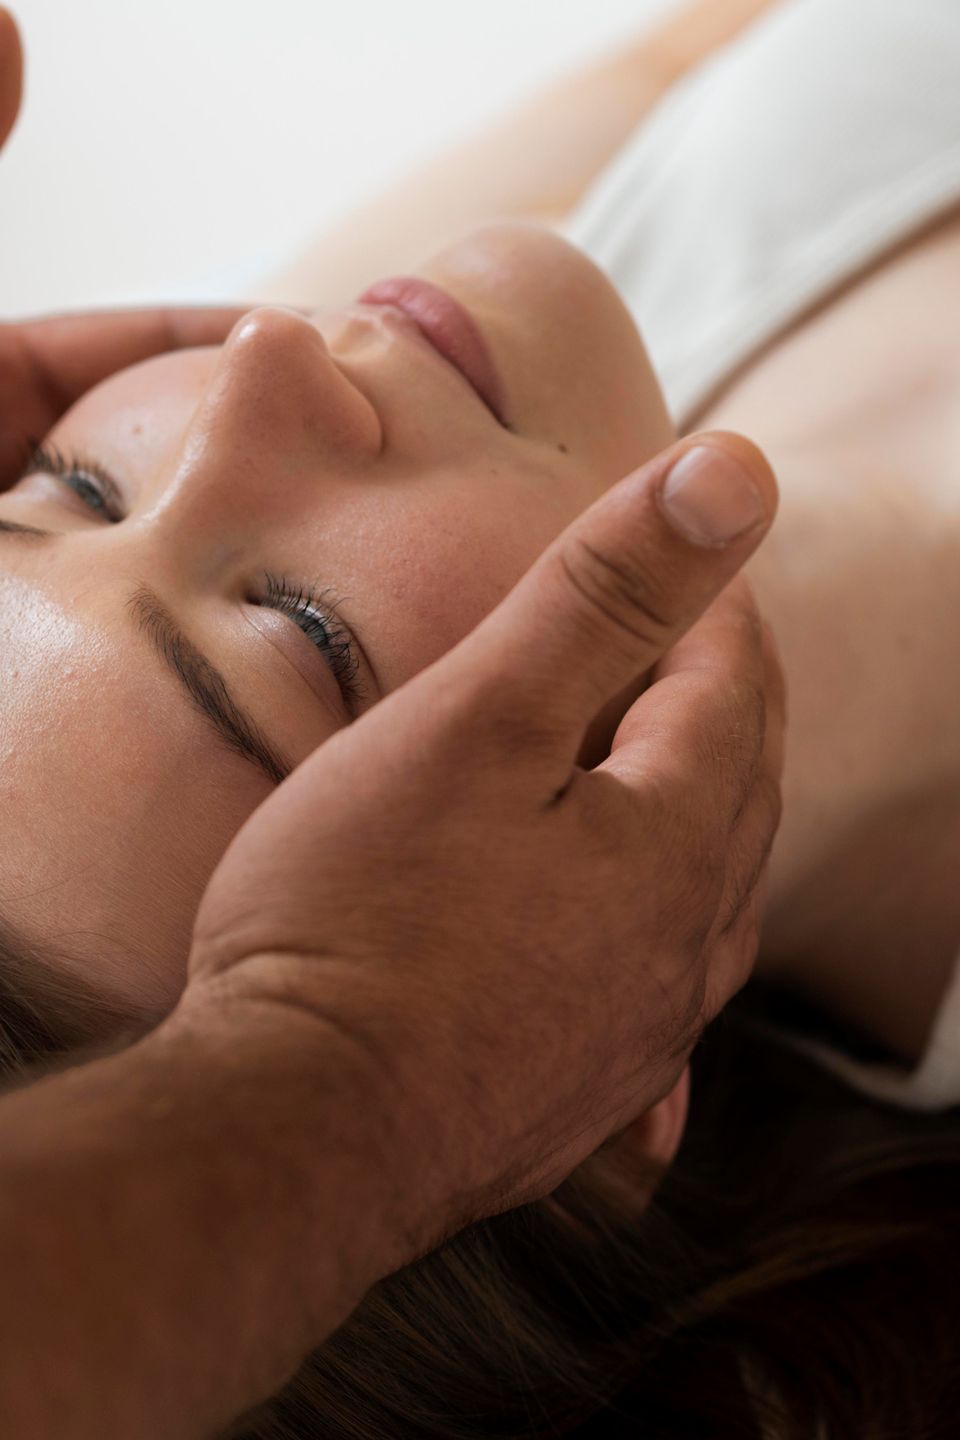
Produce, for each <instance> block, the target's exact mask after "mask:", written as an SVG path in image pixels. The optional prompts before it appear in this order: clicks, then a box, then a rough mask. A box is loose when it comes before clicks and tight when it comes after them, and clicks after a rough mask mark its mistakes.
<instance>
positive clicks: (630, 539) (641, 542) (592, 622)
mask: <svg viewBox="0 0 960 1440" xmlns="http://www.w3.org/2000/svg"><path fill="white" fill-rule="evenodd" d="M694 461H696V462H697V463H696V464H694V463H693V462H694ZM678 476H680V477H681V478H684V477H686V478H690V485H689V486H683V487H680V486H679V485H678V484H677V478H678ZM668 491H669V492H670V493H671V495H672V499H673V501H675V502H676V503H677V504H679V505H681V507H682V512H683V513H682V524H683V526H684V527H685V528H683V529H678V528H676V523H675V522H673V521H671V520H670V519H668V512H667V508H666V502H665V498H664V497H665V496H666V494H667V492H668ZM694 492H696V498H697V506H698V508H695V506H694V498H693V497H694ZM776 499H777V492H776V482H775V480H774V478H773V474H772V472H771V470H770V467H769V466H768V465H767V463H766V461H765V460H764V458H763V456H762V455H761V454H760V452H759V451H758V450H757V449H756V448H755V447H754V446H752V445H751V444H750V443H749V441H747V440H744V439H742V438H741V437H739V436H735V435H726V434H715V435H709V436H698V437H696V439H695V440H691V439H687V440H686V441H683V442H681V443H680V444H679V445H676V446H673V447H671V448H670V449H669V450H667V451H665V452H664V453H663V454H662V455H660V456H658V457H657V458H656V459H654V460H652V461H650V462H649V464H647V465H645V466H644V467H643V468H642V469H641V470H639V471H637V472H636V474H634V475H631V476H628V477H627V479H625V480H623V481H621V482H620V484H619V485H616V486H614V487H613V489H612V490H610V491H608V492H607V493H606V494H605V495H604V496H602V497H601V499H600V500H598V501H597V502H596V503H595V504H594V505H592V506H591V507H590V508H589V510H587V511H585V512H584V514H583V515H581V516H579V517H578V519H577V520H575V521H574V522H573V524H572V525H571V526H570V527H569V528H568V529H567V530H566V531H565V532H564V534H562V535H561V536H560V537H559V538H558V539H557V540H556V541H555V542H554V543H553V545H551V546H550V548H549V549H548V550H547V551H546V552H545V553H544V554H543V555H542V556H541V557H540V559H539V560H538V561H537V562H536V564H535V565H534V566H533V568H532V569H531V570H530V571H529V572H528V573H527V574H526V575H525V576H524V577H523V578H522V579H521V580H520V582H519V583H518V584H517V585H516V586H515V587H514V589H513V590H512V591H511V593H510V594H509V595H508V596H507V597H506V599H504V600H503V601H502V602H501V604H500V605H499V606H498V607H497V608H496V610H494V611H493V612H492V614H491V615H489V616H488V617H487V619H486V620H485V621H483V622H482V624H481V625H480V626H478V628H477V629H476V630H475V631H474V632H473V633H472V635H470V636H468V637H467V639H466V640H465V641H463V642H462V643H461V645H459V646H458V647H456V649H455V650H454V651H453V652H451V654H450V656H449V657H447V676H448V678H452V677H453V676H454V675H456V674H458V673H459V672H460V671H461V670H462V671H463V678H464V686H463V693H464V695H466V694H468V693H470V694H471V695H472V696H473V699H474V702H475V704H476V705H477V706H478V707H485V708H487V709H488V710H489V711H490V712H491V713H492V714H493V715H494V717H495V722H496V728H497V730H498V731H499V732H500V733H502V734H503V735H505V736H506V737H508V738H509V739H511V740H512V742H513V743H514V745H515V744H517V743H523V739H524V736H525V735H527V734H529V737H530V743H529V745H528V748H529V749H530V750H531V751H534V752H536V753H535V754H534V755H533V757H532V758H534V759H540V760H541V761H543V762H544V763H545V764H549V766H550V767H551V773H554V772H556V773H557V775H558V777H559V779H560V780H561V781H565V780H566V779H567V778H568V776H569V773H570V769H571V767H572V766H573V764H574V762H575V761H576V759H577V756H578V754H579V752H580V750H581V747H582V745H583V743H584V736H585V734H586V732H587V730H588V727H589V726H590V725H591V722H593V721H594V720H595V717H596V716H597V715H598V712H600V711H601V709H602V708H603V707H604V706H605V705H608V704H609V703H610V702H611V700H613V699H614V697H617V696H619V695H620V694H621V693H628V687H630V686H631V685H632V684H635V683H636V680H637V677H638V676H640V675H641V674H642V673H643V672H644V671H646V670H649V669H650V668H651V666H653V665H654V664H655V662H656V661H657V660H659V659H660V657H661V656H662V655H663V653H664V652H665V651H666V650H667V649H669V647H670V646H672V645H675V644H676V643H677V641H678V640H679V639H680V638H681V636H683V635H684V634H685V632H686V631H687V630H688V629H689V627H690V626H691V625H692V624H693V623H694V622H695V621H696V620H697V618H698V617H699V616H700V615H702V614H703V612H704V610H705V609H706V608H707V607H708V606H709V605H710V603H711V601H713V600H714V599H715V597H716V596H717V595H718V594H719V593H720V592H721V591H722V590H723V588H724V586H726V585H727V584H728V583H729V582H730V580H731V579H732V577H733V576H734V575H735V574H736V572H737V571H738V570H739V569H740V567H741V566H742V565H743V563H744V561H745V560H746V559H747V557H748V556H749V555H750V554H751V553H752V552H753V550H755V549H756V547H757V545H758V544H759V543H760V540H761V538H762V536H763V535H764V534H765V533H766V530H767V529H768V527H769V524H770V522H771V520H772V518H773V514H774V511H775V509H776ZM741 506H744V507H745V508H740V507H741ZM696 517H699V519H697V518H696ZM738 524H742V525H743V528H742V529H741V530H740V532H739V533H738V534H737V535H736V538H733V539H731V540H729V542H722V543H721V542H720V541H716V540H709V539H707V538H706V536H707V535H708V534H709V533H712V534H716V533H718V532H719V531H720V530H721V529H723V527H724V526H726V527H727V528H728V529H729V528H730V527H733V528H735V527H736V525H738ZM694 536H696V537H697V538H693V537H694ZM477 676H487V677H489V681H490V684H489V685H488V686H487V687H486V690H487V693H486V694H484V693H481V694H479V695H478V694H477V690H476V686H475V684H474V683H473V682H474V680H475V677H477Z"/></svg>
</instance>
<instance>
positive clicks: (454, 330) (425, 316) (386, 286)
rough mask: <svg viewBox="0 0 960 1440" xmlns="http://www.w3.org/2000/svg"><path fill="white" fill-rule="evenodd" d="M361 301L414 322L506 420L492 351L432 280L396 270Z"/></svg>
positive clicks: (462, 309)
mask: <svg viewBox="0 0 960 1440" xmlns="http://www.w3.org/2000/svg"><path fill="white" fill-rule="evenodd" d="M357 303H358V304H360V305H390V306H393V307H394V308H396V309H397V310H400V311H402V312H403V314H404V315H406V316H407V317H408V318H409V319H410V320H412V321H413V322H414V324H415V325H416V327H417V329H418V330H419V331H420V333H421V334H422V335H423V337H424V339H426V340H427V341H428V342H429V343H430V345H431V346H432V347H433V349H434V350H436V351H437V352H438V353H439V354H440V355H441V356H442V357H443V358H444V359H445V360H447V361H448V362H449V363H450V364H451V365H453V366H454V368H455V369H456V370H458V371H459V372H460V374H461V375H462V376H463V377H464V379H465V380H466V381H468V383H469V384H470V385H471V386H472V387H473V389H474V390H475V391H476V393H477V394H478V395H479V396H480V399H481V400H482V401H483V402H484V404H485V405H486V406H487V408H488V409H489V410H490V411H491V412H492V414H493V415H494V417H495V418H496V419H497V420H498V421H499V423H500V424H501V425H504V426H505V425H507V423H508V422H507V415H506V411H507V405H506V391H505V389H504V385H503V381H502V380H501V378H500V376H499V374H498V372H497V367H496V365H495V364H494V360H493V356H492V355H491V353H490V348H489V346H488V345H487V342H486V340H485V339H484V337H483V335H482V333H481V331H480V329H479V327H478V325H477V323H476V321H475V320H474V319H473V316H472V315H471V314H470V312H469V311H468V310H467V309H466V308H465V307H464V306H463V305H461V304H460V302H459V300H455V299H454V298H453V296H452V295H448V294H447V292H446V291H445V290H441V288H440V286H439V285H435V284H433V282H432V281H430V280H422V279H420V277H419V276H416V275H396V276H393V277H391V278H390V279H386V280H378V281H377V282H376V283H375V284H374V285H371V286H369V287H368V288H367V289H366V290H364V292H363V294H362V295H359V296H358V297H357Z"/></svg>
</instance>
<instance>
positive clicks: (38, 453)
mask: <svg viewBox="0 0 960 1440" xmlns="http://www.w3.org/2000/svg"><path fill="white" fill-rule="evenodd" d="M38 472H42V473H43V474H45V475H53V476H55V477H56V479H58V480H62V481H63V483H64V484H65V485H66V486H67V488H68V489H70V490H72V491H73V492H74V494H75V495H77V496H79V498H80V499H81V500H82V501H83V503H84V504H85V505H88V506H89V507H90V509H91V510H94V511H96V513H97V514H99V515H105V516H106V517H107V519H108V520H110V521H111V522H112V523H113V524H114V525H115V524H117V522H118V521H119V520H122V519H123V516H122V515H118V514H117V511H116V506H115V505H114V504H113V503H112V501H111V500H110V499H109V498H108V497H109V496H110V495H111V494H112V493H113V492H114V491H115V490H116V486H115V485H114V483H113V481H112V479H111V478H110V476H109V475H108V474H107V472H106V471H105V470H104V469H103V467H102V466H101V465H98V464H97V462H96V461H95V460H88V459H86V458H84V457H83V456H80V455H73V456H70V457H68V456H66V455H64V453H63V451H62V450H59V449H58V448H57V446H56V445H52V444H50V443H49V442H48V443H47V444H45V445H34V446H33V447H32V448H31V452H30V458H29V460H28V461H27V464H26V468H25V470H24V472H23V473H24V475H35V474H37V473H38ZM78 481H79V482H80V483H79V484H78V483H77V482H78ZM94 502H96V503H94Z"/></svg>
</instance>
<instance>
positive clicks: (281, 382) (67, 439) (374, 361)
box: [0, 224, 672, 1018]
mask: <svg viewBox="0 0 960 1440" xmlns="http://www.w3.org/2000/svg"><path fill="white" fill-rule="evenodd" d="M418 273H419V274H420V275H421V276H423V277H424V278H426V279H429V280H432V281H434V282H435V283H437V284H439V285H440V286H442V287H443V288H444V289H445V290H446V291H447V292H448V293H449V294H451V295H453V296H454V297H455V298H456V299H458V300H459V301H461V302H462V303H463V304H464V305H465V306H466V308H467V309H468V310H469V311H470V312H471V314H472V315H473V317H474V319H475V320H476V322H477V323H478V325H479V326H480V328H481V331H482V332H483V334H484V336H485V337H486V340H487V342H488V344H489V347H490V349H491V351H492V354H493V357H494V360H495V363H496V366H497V368H498V370H499V372H500V376H501V378H502V380H503V382H504V387H505V391H506V404H507V412H508V420H509V423H510V428H509V429H508V428H505V427H504V426H502V425H501V424H500V423H498V421H497V419H496V418H495V417H494V415H493V414H492V413H491V411H490V410H489V409H487V407H486V406H485V405H484V404H483V402H482V401H481V400H480V399H479V397H478V396H477V394H476V393H475V392H474V390H473V389H472V388H471V386H470V385H469V384H468V383H467V381H466V380H464V379H463V377H462V376H461V375H460V374H459V373H458V372H457V371H456V370H455V369H453V368H452V367H451V366H449V365H448V364H447V362H446V361H444V360H443V359H442V358H441V357H440V356H439V355H438V354H437V353H436V352H435V351H434V350H433V349H431V348H430V347H429V346H428V345H427V344H426V343H425V342H424V341H423V340H422V339H421V338H419V337H418V336H417V334H416V332H415V331H414V330H413V329H412V327H411V326H410V324H409V322H404V321H402V320H401V319H400V318H399V317H398V316H397V315H396V313H395V312H393V311H390V310H389V309H383V308H377V307H373V306H368V305H360V304H357V305H353V306H349V307H346V308H344V309H339V310H319V311H317V312H316V313H315V314H312V315H310V316H309V317H304V316H301V315H298V314H295V313H294V312H292V311H287V310H281V309H275V308H261V309H257V310H252V311H251V312H250V313H249V314H248V315H247V316H246V317H245V318H244V319H243V320H242V321H241V322H240V323H239V324H238V325H237V326H236V327H235V329H234V331H233V333H232V334H231V336H230V338H229V339H228V341H227V342H226V344H225V345H223V346H222V347H221V348H209V349H197V350H191V351H184V352H179V353H176V354H171V355H168V356H163V357H160V358H158V359H154V360H150V361H147V362H145V363H143V364H141V365H137V366H134V367H133V368H131V369H129V370H126V371H123V372H122V373H120V374H118V375H116V376H115V377H113V378H112V379H110V380H108V381H106V382H105V383H104V384H102V385H100V386H99V387H98V388H97V389H95V390H93V391H91V392H90V393H89V394H88V395H86V396H85V397H84V398H83V399H82V400H81V401H80V402H79V403H78V404H77V405H76V406H74V408H73V409H72V410H71V411H70V412H69V413H68V414H67V415H66V416H64V418H63V419H62V420H61V421H60V423H59V424H58V425H57V426H56V428H55V430H54V431H53V432H52V434H51V436H50V437H49V440H50V441H51V442H52V443H53V445H54V446H55V447H56V450H57V451H59V452H61V454H62V456H63V457H64V458H65V459H66V460H67V462H68V463H69V464H71V465H74V466H76V467H77V469H79V470H80V471H82V472H83V474H82V475H78V474H77V473H73V474H72V475H67V476H66V477H65V478H64V477H59V478H58V477H57V476H55V475H50V474H48V473H44V472H43V471H37V472H35V473H32V474H30V475H27V476H26V477H24V478H23V479H22V480H21V481H20V482H19V483H18V484H17V485H15V486H14V487H13V489H11V490H10V491H8V492H7V493H6V494H4V495H2V496H0V520H2V521H7V522H14V523H15V524H20V525H23V526H29V527H34V528H35V529H38V530H41V531H43V532H46V533H45V534H42V535H38V534H32V533H23V532H12V531H10V530H7V531H0V667H2V676H3V683H2V689H0V734H2V737H3V739H2V755H3V763H2V770H0V783H2V803H3V816H4V822H3V824H4V836H3V847H2V851H0V912H2V913H3V915H4V917H5V919H6V920H7V921H8V922H9V923H10V924H11V925H13V926H15V927H17V928H19V929H20V930H21V931H22V932H24V933H25V934H26V935H27V936H28V937H29V938H30V939H31V940H35V941H36V942H38V943H40V944H42V945H43V946H44V947H46V948H50V949H53V950H54V951H55V952H56V953H58V954H59V955H60V956H61V957H62V963H63V964H64V965H65V966H67V967H68V968H69V967H71V966H76V967H77V968H80V969H83V970H84V971H85V972H86V973H87V974H88V975H91V976H94V975H95V976H96V977H98V978H99V980H100V982H101V983H102V985H103V987H104V988H105V989H108V990H109V991H110V992H111V993H113V994H115V995H117V996H119V997H121V998H123V999H124V1000H126V1001H129V1003H131V1004H133V1005H136V1006H137V1007H138V1008H142V1009H143V1010H144V1011H146V1012H155V1013H156V1015H157V1017H158V1018H159V1016H160V1015H162V1014H163V1013H165V1012H166V1011H167V1010H169V1009H170V1008H171V1006H172V1005H173V1004H174V1003H175V1000H176V998H177V996H178V995H179V993H180V991H181V989H182V988H183V983H184V980H185V974H186V956H187V952H188V949H189V937H190V930H191V919H192V915H193V912H194V910H195V907H196V903H197V901H198V899H199V896H200V893H201V892H202V889H203V886H204V884H205V882H206V879H207V877H208V876H209V874H210V871H211V870H212V868H213V867H214V865H215V864H216V862H217V860H218V858H219V857H220V855H221V854H222V852H223V850H224V849H225V847H226V844H227V842H228V841H229V839H230V837H231V836H232V835H233V833H234V831H235V830H236V829H237V828H238V826H239V825H240V824H241V823H242V821H243V820H244V818H245V817H246V816H247V815H248V814H249V813H250V811H251V810H252V809H253V808H254V807H255V806H256V805H257V804H258V803H259V802H260V801H261V800H263V799H264V798H265V796H266V795H267V794H268V793H269V792H270V789H271V787H272V785H274V784H276V783H277V780H278V778H279V777H280V776H282V774H283V773H284V772H285V771H287V770H289V769H291V768H293V767H294V766H296V765H297V764H298V763H299V762H300V761H301V760H303V759H304V758H305V756H306V755H308V754H309V752H310V751H311V750H313V749H314V748H315V747H316V746H317V745H320V744H322V742H323V741H324V740H325V739H326V738H327V737H328V736H329V735H331V734H332V733H333V732H334V731H335V730H337V729H339V728H340V727H341V726H343V725H347V724H349V723H350V721H351V719H352V718H353V717H354V716H356V715H358V714H362V713H363V712H364V711H365V710H366V709H368V708H369V707H370V706H372V705H374V704H376V702H377V700H378V699H380V698H381V697H382V696H383V695H386V694H387V693H389V692H390V691H391V690H393V689H395V688H396V687H397V686H398V685H402V684H403V682H404V681H405V680H407V679H409V678H410V677H411V676H412V675H414V674H416V673H417V671H419V670H421V669H423V667H424V666H426V665H428V664H430V663H431V662H432V661H433V660H435V659H436V658H437V657H438V656H440V655H442V654H443V653H444V652H445V651H446V650H448V649H449V648H450V647H451V646H452V645H454V644H455V643H456V642H457V641H458V640H459V639H460V638H461V637H462V636H463V635H464V634H465V633H466V632H467V631H469V630H470V629H472V628H473V627H474V626H475V625H476V624H477V622H478V621H479V620H480V619H481V618H482V617H483V616H484V615H485V614H486V613H487V612H488V611H489V610H490V609H491V608H492V607H493V606H494V605H495V604H496V603H497V602H498V601H499V600H500V599H501V598H502V596H503V595H504V594H505V593H506V592H507V591H508V590H509V589H510V588H511V586H512V585H513V584H514V583H515V581H516V580H517V579H518V578H519V576H520V575H521V574H522V573H523V571H524V570H526V569H527V568H528V567H529V565H530V564H531V563H532V561H533V560H534V559H535V558H536V556H537V555H538V554H539V553H540V552H541V551H542V550H543V549H544V547H545V546H546V545H548V544H549V542H550V541H551V540H552V539H553V538H554V536H556V535H557V534H558V533H559V532H560V531H561V530H562V529H563V528H564V527H565V526H566V525H567V523H568V522H569V521H570V520H571V519H572V518H573V517H574V516H575V515H577V514H578V513H579V512H580V511H581V510H583V509H584V508H585V507H586V506H587V505H589V504H590V503H591V502H592V501H593V500H594V499H595V498H596V497H597V496H598V495H599V494H600V493H601V492H602V491H603V490H604V489H606V488H607V487H608V486H609V485H611V484H612V483H613V482H615V481H616V480H618V479H619V478H620V477H621V476H622V475H624V474H625V473H627V472H628V471H629V470H631V469H633V468H634V467H636V466H637V465H638V464H640V463H641V462H642V461H643V460H645V459H647V458H648V457H649V456H650V455H652V454H654V453H656V452H657V451H658V450H660V449H661V448H662V447H663V446H664V445H665V444H667V443H668V441H669V440H670V439H671V438H672V431H671V427H670V424H669V421H668V419H667V416H666V412H665V409H664V406H663V402H662V399H661V396H660V391H659V388H658V386H657V384H656V381H655V379H654V377H653V375H652V373H651V370H650V367H649V364H648V361H647V357H646V354H645V352H644V349H643V346H642V343H641V341H640V338H639V336H638V335H637V332H636V329H635V327H634V325H633V322H632V320H631V318H630V316H629V314H628V313H627V311H626V310H625V308H624V307H623V305H622V303H621V302H620V300H619V298H618V296H617V295H616V292H615V291H614V290H613V288H612V287H611V286H610V284H609V283H608V281H607V280H606V279H605V278H604V276H603V275H602V274H601V273H600V271H599V270H597V269H596V268H595V267H594V266H593V265H592V263H591V262H589V261H588V260H587V259H586V258H585V257H584V256H582V255H581V254H580V253H579V252H578V251H577V250H575V249H573V248H572V247H571V246H569V245H568V244H567V243H566V242H564V241H563V240H561V239H560V238H559V237H557V236H556V235H554V234H552V233H550V232H548V231H545V230H541V229H539V228H537V227H534V226H529V225H514V224H511V225H497V226H490V227H487V228H484V229H483V230H480V231H477V232H476V233H475V234H473V235H471V236H470V237H468V238H467V239H466V240H464V241H460V242H458V243H457V244H456V245H455V246H453V247H451V248H449V249H447V250H445V251H443V252H441V253H440V254H438V255H437V256H435V257H434V258H432V259H431V260H430V261H429V262H428V263H427V264H425V265H424V266H422V267H421V268H420V270H419V271H418ZM54 468H55V467H54ZM98 469H102V470H103V471H105V472H107V474H108V476H109V477H112V479H113V481H114V482H115V484H116V487H117V492H118V493H117V495H116V497H113V496H112V495H110V494H106V495H104V492H103V490H102V487H101V494H100V495H99V496H98V495H97V493H96V488H95V487H96V485H97V484H98V483H99V482H98V481H97V479H96V471H97V470H98ZM90 472H94V473H93V477H92V479H91V478H85V477H89V475H90ZM331 600H333V601H334V602H337V603H336V609H337V611H338V614H337V617H336V618H335V619H331V618H330V617H329V616H328V611H329V609H330V602H331ZM337 631H339V632H341V633H339V634H337V633H334V634H333V641H334V649H333V652H332V653H330V652H329V647H328V653H326V654H325V653H324V652H323V649H322V648H318V641H319V642H320V645H321V647H322V644H323V641H324V634H325V632H326V633H327V635H328V636H329V635H330V633H331V632H337ZM346 635H349V638H350V646H351V652H350V653H349V654H348V653H347V652H346V651H345V650H344V649H343V646H342V642H343V640H344V638H345V636H346ZM217 672H219V673H217ZM353 692H355V693H353ZM291 843H294V844H295V843H296V841H295V839H292V840H291ZM317 863H318V864H320V865H322V863H323V857H322V856H318V857H317Z"/></svg>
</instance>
